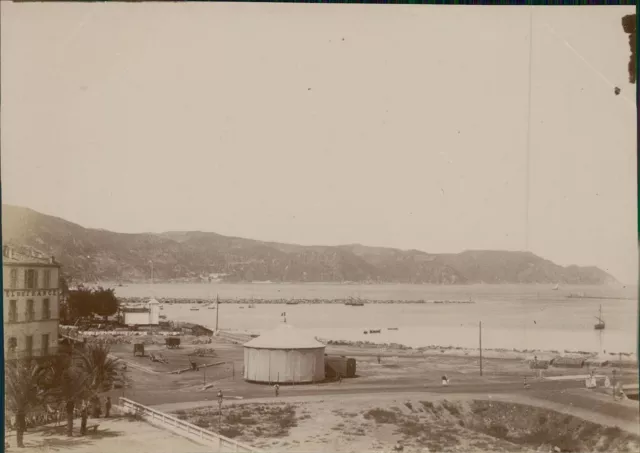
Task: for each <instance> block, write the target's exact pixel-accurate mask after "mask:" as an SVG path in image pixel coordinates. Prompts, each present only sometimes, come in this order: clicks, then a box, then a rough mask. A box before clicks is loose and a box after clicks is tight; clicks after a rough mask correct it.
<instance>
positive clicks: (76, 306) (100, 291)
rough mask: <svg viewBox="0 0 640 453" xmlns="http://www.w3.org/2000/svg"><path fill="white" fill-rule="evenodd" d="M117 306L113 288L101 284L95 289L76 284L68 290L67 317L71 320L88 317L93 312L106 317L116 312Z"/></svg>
mask: <svg viewBox="0 0 640 453" xmlns="http://www.w3.org/2000/svg"><path fill="white" fill-rule="evenodd" d="M118 308H119V303H118V299H117V298H116V295H115V292H114V290H113V289H112V288H108V289H105V288H103V287H101V286H100V287H98V288H96V289H92V288H86V287H84V286H82V285H81V286H78V287H77V288H76V289H74V290H71V291H69V297H68V299H67V305H66V309H67V311H68V315H69V318H70V319H72V320H76V319H78V318H80V319H82V318H88V317H90V316H92V315H94V314H95V315H98V316H103V317H105V318H106V317H107V316H112V315H114V314H116V313H117V312H118Z"/></svg>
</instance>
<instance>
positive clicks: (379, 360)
mask: <svg viewBox="0 0 640 453" xmlns="http://www.w3.org/2000/svg"><path fill="white" fill-rule="evenodd" d="M378 365H380V355H378Z"/></svg>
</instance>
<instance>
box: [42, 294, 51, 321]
mask: <svg viewBox="0 0 640 453" xmlns="http://www.w3.org/2000/svg"><path fill="white" fill-rule="evenodd" d="M42 319H51V305H50V303H49V299H42Z"/></svg>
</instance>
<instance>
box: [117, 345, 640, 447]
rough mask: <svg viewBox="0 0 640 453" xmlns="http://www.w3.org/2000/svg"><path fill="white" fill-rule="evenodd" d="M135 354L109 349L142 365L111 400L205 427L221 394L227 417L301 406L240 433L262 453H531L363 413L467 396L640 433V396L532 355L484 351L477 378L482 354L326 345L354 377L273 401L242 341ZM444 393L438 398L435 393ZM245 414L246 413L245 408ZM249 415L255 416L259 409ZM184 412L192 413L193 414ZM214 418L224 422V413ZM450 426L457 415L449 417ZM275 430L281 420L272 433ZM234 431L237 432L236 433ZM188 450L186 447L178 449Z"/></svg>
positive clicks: (437, 425)
mask: <svg viewBox="0 0 640 453" xmlns="http://www.w3.org/2000/svg"><path fill="white" fill-rule="evenodd" d="M205 347H206V348H214V349H215V353H214V354H213V356H212V357H206V358H196V359H195V360H196V361H197V362H198V363H199V364H202V363H211V362H224V364H222V365H218V366H214V367H211V368H207V369H206V370H205V369H203V370H200V371H197V372H196V371H188V372H184V373H182V374H169V373H168V372H169V371H172V370H175V369H179V368H185V367H187V366H188V358H187V356H188V355H189V354H191V353H192V352H193V350H194V349H196V348H205ZM132 350H133V346H132V345H126V344H118V345H113V346H112V352H113V354H114V355H115V356H117V357H119V358H120V359H122V360H123V361H126V362H128V363H129V364H131V363H134V364H137V365H138V366H139V367H140V368H136V369H134V368H133V367H128V370H127V372H126V374H127V377H128V381H129V383H130V384H129V385H128V386H127V387H126V388H124V389H119V390H115V391H112V392H110V394H111V396H112V397H115V398H118V397H120V396H125V397H127V398H130V399H132V400H134V401H137V402H139V403H142V404H146V405H149V406H154V407H155V408H156V409H159V410H162V411H165V412H173V411H176V410H178V411H180V410H182V411H188V412H191V411H192V409H194V408H200V410H201V411H204V413H205V415H206V414H208V415H206V417H204V418H205V419H202V417H201V419H200V420H199V423H201V424H202V423H204V424H207V423H213V422H211V421H210V420H206V418H207V417H209V418H211V417H210V415H211V414H210V412H211V411H212V410H215V411H217V398H216V393H217V391H218V390H222V391H223V392H224V395H225V401H224V406H223V407H224V408H225V410H229V411H230V413H236V414H237V412H236V409H231V408H232V407H236V406H237V405H242V404H245V405H246V404H251V405H258V406H254V407H263V408H264V409H263V410H264V411H267V412H268V411H269V410H270V409H267V407H268V406H269V405H274V404H275V405H276V406H277V405H280V406H282V404H290V405H296V408H295V412H296V416H295V420H296V421H295V424H294V426H290V427H286V428H287V432H286V434H283V432H280V434H278V435H277V436H275V437H269V436H267V437H264V436H262V437H261V436H255V435H253V436H251V435H249V436H247V435H245V434H241V435H239V437H236V439H237V440H240V441H244V442H246V443H249V444H251V445H255V446H258V447H260V448H262V449H265V450H272V451H285V450H288V451H296V452H298V451H300V452H304V451H318V452H319V451H364V450H366V451H376V450H378V451H380V450H383V449H384V450H386V451H389V450H390V448H391V447H392V446H393V444H394V443H395V442H396V441H402V442H408V444H407V446H406V448H405V452H409V453H411V452H414V451H415V452H418V451H426V450H425V449H426V448H430V449H431V451H434V449H436V450H438V449H442V448H444V447H445V446H447V449H450V450H449V451H457V450H465V449H466V450H467V451H468V450H492V451H527V450H528V449H529V448H530V447H527V446H523V445H514V444H512V443H509V442H507V441H505V440H503V439H496V438H493V437H491V436H487V435H486V433H482V432H476V431H474V432H471V431H469V430H468V429H466V428H464V429H463V427H459V426H458V427H452V426H449V425H447V420H446V419H443V420H438V419H429V420H427V421H426V423H427V425H428V426H433V429H432V430H431V431H430V432H431V435H430V436H431V438H433V439H436V440H438V439H439V440H438V441H437V442H436V441H434V442H435V443H432V444H429V443H427V442H426V440H425V439H424V438H423V439H422V441H421V443H420V444H416V443H415V442H413V441H410V440H407V439H406V438H405V437H406V436H405V434H402V432H400V433H399V431H398V430H399V429H401V428H399V427H398V426H392V424H386V423H382V424H380V423H376V422H375V420H372V419H367V418H365V416H364V415H363V412H365V411H367V410H372V409H376V408H379V409H382V410H389V408H390V407H398V408H400V410H404V409H402V408H401V406H403V401H406V400H407V399H408V400H410V401H413V402H414V403H420V401H423V400H429V399H442V398H446V399H448V400H450V401H463V402H465V401H466V402H469V401H471V400H473V399H478V398H480V399H482V398H485V399H486V398H488V397H489V396H491V397H492V398H496V399H497V400H500V399H502V400H504V401H516V400H517V401H520V402H522V403H524V404H534V405H537V406H541V405H542V406H543V407H547V408H551V409H554V410H559V411H561V412H564V413H566V414H572V415H575V416H578V417H582V418H584V419H585V420H591V421H593V422H596V423H600V424H602V425H608V426H619V427H620V428H622V429H624V430H626V431H627V432H629V431H631V432H634V433H635V432H637V431H632V430H633V429H634V428H636V429H637V426H638V406H637V402H625V403H621V402H616V403H614V402H613V401H612V398H611V396H608V395H603V394H598V393H597V392H590V391H587V390H585V389H583V388H581V387H583V383H581V382H580V381H576V380H569V381H557V382H553V381H546V382H545V381H544V380H539V379H538V378H537V372H536V371H533V370H530V369H529V366H528V363H527V361H526V358H528V357H525V356H522V355H521V356H518V357H509V358H505V357H504V356H501V357H499V358H496V357H486V356H485V357H484V359H483V362H482V364H483V375H482V376H480V363H479V362H480V361H479V357H478V356H469V355H465V354H464V353H463V354H460V353H456V352H453V353H451V351H445V352H438V351H435V352H434V351H427V352H416V351H399V350H379V349H370V348H362V347H354V346H335V347H334V346H329V347H327V353H328V354H340V355H346V356H350V357H355V358H356V359H357V377H356V378H354V379H345V380H343V382H342V383H341V384H339V383H337V382H325V383H316V384H312V385H300V386H283V387H282V388H281V397H280V399H279V400H275V399H274V398H273V396H274V395H273V389H272V388H271V387H269V386H267V385H256V384H249V383H246V382H244V381H243V380H242V375H241V373H242V367H243V350H242V347H241V346H238V345H234V344H230V343H227V342H224V341H214V342H213V343H212V344H208V345H182V347H181V348H180V349H176V350H168V349H166V348H165V347H164V346H162V345H149V346H147V347H146V351H147V352H153V351H159V352H161V353H162V354H163V355H164V356H165V357H166V358H167V359H168V361H169V364H160V363H154V362H150V361H149V359H148V357H142V358H141V357H136V358H134V357H133V354H132ZM378 355H380V356H381V361H380V363H378V360H377V356H378ZM539 358H541V357H540V356H539ZM595 371H596V372H597V373H598V374H610V373H611V369H610V368H602V369H595ZM633 371H634V370H620V373H622V374H623V376H624V379H626V382H637V377H635V375H634V374H633ZM443 374H446V375H447V376H448V377H449V379H450V380H451V386H450V387H448V388H442V386H441V385H440V378H441V376H442V375H443ZM578 374H580V375H581V374H585V369H579V370H576V369H561V368H551V369H549V370H546V371H544V376H562V375H567V376H568V375H578ZM525 376H527V378H528V379H529V382H531V383H532V385H533V389H532V391H530V392H529V393H528V394H526V395H524V396H523V395H522V393H523V387H522V380H523V378H524V377H525ZM205 383H206V384H213V386H212V387H211V388H209V389H207V390H205V389H204V388H203V387H204V384H205ZM399 392H401V393H399ZM438 393H440V395H437V394H438ZM236 398H237V399H238V400H236ZM545 405H546V406H545ZM207 406H209V407H207ZM212 407H213V408H214V409H212ZM238 407H239V406H238ZM239 410H240V413H242V412H243V411H244V410H243V409H239ZM282 410H284V409H282ZM274 411H275V412H274V413H273V414H271V415H269V414H268V413H267V415H266V416H267V418H268V417H271V418H281V419H285V420H286V419H287V417H286V414H285V413H278V410H276V409H274ZM249 412H255V410H250V411H249ZM216 414H217V412H216ZM354 414H355V415H354ZM227 415H228V414H227ZM227 415H225V417H226V416H227ZM404 415H405V416H407V417H416V416H420V417H422V416H423V415H420V414H404ZM183 416H186V412H185V414H183ZM190 416H191V415H190ZM214 418H215V419H216V420H217V415H216V417H214ZM237 422H238V420H235V421H234V420H233V419H232V420H230V422H229V423H227V429H231V428H233V426H234V423H235V424H236V425H237ZM449 422H454V421H453V420H449ZM407 423H408V422H407ZM405 424H406V423H405ZM251 426H252V428H251V429H254V428H255V425H251ZM209 428H210V429H211V430H212V431H217V429H218V427H217V425H212V426H209ZM236 428H237V426H236ZM267 428H268V427H267ZM276 428H277V426H276V427H275V428H273V429H276ZM281 428H282V427H281ZM153 429H155V428H153ZM269 429H271V428H269ZM430 429H431V428H430ZM276 431H277V429H276ZM280 431H282V429H280ZM231 434H234V433H233V432H231ZM235 434H236V435H237V433H235ZM230 437H231V436H230ZM487 437H489V438H487ZM186 442H189V441H186ZM412 442H413V443H412ZM438 442H439V443H438ZM107 450H108V449H105V451H107ZM114 451H115V450H114ZM142 451H145V450H142ZM181 451H184V450H182V449H181ZM190 451H191V450H190ZM193 451H196V450H193Z"/></svg>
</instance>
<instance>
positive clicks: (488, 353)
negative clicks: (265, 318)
mask: <svg viewBox="0 0 640 453" xmlns="http://www.w3.org/2000/svg"><path fill="white" fill-rule="evenodd" d="M223 332H227V333H229V334H231V335H233V334H237V335H247V336H248V335H252V333H251V332H248V331H242V330H228V331H223ZM222 337H223V338H224V336H222ZM316 339H317V340H318V341H320V342H321V343H324V344H325V345H326V347H327V348H328V349H337V350H340V349H350V350H351V349H353V350H360V351H363V352H365V351H366V352H369V351H370V352H371V353H372V355H376V354H378V353H381V352H386V353H392V354H394V355H399V356H403V357H407V356H409V357H410V356H426V355H428V356H456V357H469V358H472V357H478V356H479V354H480V348H465V347H461V346H452V345H446V346H443V345H428V346H420V347H411V346H406V345H403V344H399V343H376V342H371V341H366V340H356V341H350V340H330V339H326V338H320V337H317V338H316ZM229 341H232V342H236V340H234V339H232V338H231V339H229ZM534 356H537V358H538V359H540V360H551V359H554V358H559V357H563V358H579V359H584V360H585V361H589V360H592V361H598V362H610V363H611V364H613V365H615V364H617V363H620V362H621V363H623V364H625V366H630V365H631V364H633V366H636V367H637V364H638V360H637V357H635V354H634V353H631V352H608V353H606V354H601V353H598V352H589V351H576V350H569V349H564V350H562V351H560V350H555V349H553V350H544V349H517V348H512V349H508V348H482V357H483V358H487V359H519V360H532V359H533V358H534ZM620 358H623V360H620Z"/></svg>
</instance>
